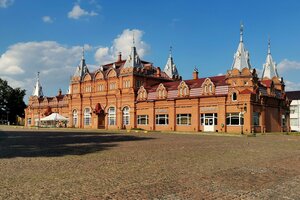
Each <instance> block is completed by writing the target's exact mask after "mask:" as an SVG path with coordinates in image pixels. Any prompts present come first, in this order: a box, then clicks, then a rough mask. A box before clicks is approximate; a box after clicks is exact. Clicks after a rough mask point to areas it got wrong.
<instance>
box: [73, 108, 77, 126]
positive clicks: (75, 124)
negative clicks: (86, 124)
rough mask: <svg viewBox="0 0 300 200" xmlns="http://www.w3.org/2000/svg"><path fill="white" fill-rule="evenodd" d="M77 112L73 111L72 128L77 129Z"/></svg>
mask: <svg viewBox="0 0 300 200" xmlns="http://www.w3.org/2000/svg"><path fill="white" fill-rule="evenodd" d="M77 123H78V112H77V110H73V126H74V127H77V126H78V124H77Z"/></svg>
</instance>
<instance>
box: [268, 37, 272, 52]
mask: <svg viewBox="0 0 300 200" xmlns="http://www.w3.org/2000/svg"><path fill="white" fill-rule="evenodd" d="M268 54H271V40H270V36H269V38H268Z"/></svg>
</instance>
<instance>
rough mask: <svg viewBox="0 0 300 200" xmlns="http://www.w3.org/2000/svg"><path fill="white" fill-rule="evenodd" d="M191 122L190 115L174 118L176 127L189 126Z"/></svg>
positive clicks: (180, 115)
mask: <svg viewBox="0 0 300 200" xmlns="http://www.w3.org/2000/svg"><path fill="white" fill-rule="evenodd" d="M191 120H192V115H191V114H177V116H176V121H177V125H191Z"/></svg>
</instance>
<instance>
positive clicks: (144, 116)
mask: <svg viewBox="0 0 300 200" xmlns="http://www.w3.org/2000/svg"><path fill="white" fill-rule="evenodd" d="M143 120H145V123H141V122H142V121H143ZM137 124H138V125H148V124H149V115H138V116H137Z"/></svg>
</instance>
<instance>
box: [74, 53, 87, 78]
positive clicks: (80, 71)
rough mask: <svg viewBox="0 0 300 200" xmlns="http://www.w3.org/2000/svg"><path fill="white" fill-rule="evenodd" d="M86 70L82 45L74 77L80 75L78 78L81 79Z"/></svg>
mask: <svg viewBox="0 0 300 200" xmlns="http://www.w3.org/2000/svg"><path fill="white" fill-rule="evenodd" d="M88 72H89V70H88V68H87V65H86V63H85V58H84V47H82V56H81V61H80V64H79V66H78V67H77V68H76V71H75V73H74V77H80V80H82V78H83V76H84V74H85V73H88Z"/></svg>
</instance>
